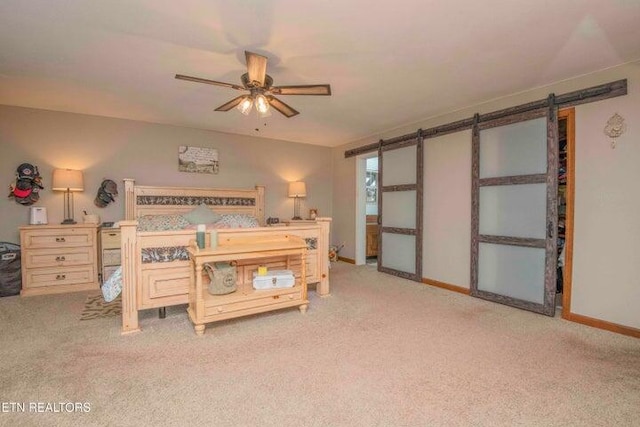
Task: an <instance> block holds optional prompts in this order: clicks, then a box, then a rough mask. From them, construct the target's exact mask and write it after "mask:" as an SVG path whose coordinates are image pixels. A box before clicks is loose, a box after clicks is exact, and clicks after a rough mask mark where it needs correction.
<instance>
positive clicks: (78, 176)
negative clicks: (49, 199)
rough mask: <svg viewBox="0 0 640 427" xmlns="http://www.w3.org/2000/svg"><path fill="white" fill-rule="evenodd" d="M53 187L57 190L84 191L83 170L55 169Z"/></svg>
mask: <svg viewBox="0 0 640 427" xmlns="http://www.w3.org/2000/svg"><path fill="white" fill-rule="evenodd" d="M51 189H52V190H56V191H67V190H69V191H83V190H84V181H83V179H82V171H78V170H73V169H55V170H54V171H53V180H52V183H51Z"/></svg>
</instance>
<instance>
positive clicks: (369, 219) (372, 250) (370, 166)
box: [364, 157, 380, 265]
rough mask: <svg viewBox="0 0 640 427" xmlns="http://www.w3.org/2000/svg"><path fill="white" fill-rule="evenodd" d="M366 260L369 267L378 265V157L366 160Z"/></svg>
mask: <svg viewBox="0 0 640 427" xmlns="http://www.w3.org/2000/svg"><path fill="white" fill-rule="evenodd" d="M364 191H365V214H366V217H365V227H366V230H365V246H364V247H365V259H366V263H367V265H377V264H378V232H379V228H380V226H379V224H378V157H370V158H368V159H366V165H365V177H364Z"/></svg>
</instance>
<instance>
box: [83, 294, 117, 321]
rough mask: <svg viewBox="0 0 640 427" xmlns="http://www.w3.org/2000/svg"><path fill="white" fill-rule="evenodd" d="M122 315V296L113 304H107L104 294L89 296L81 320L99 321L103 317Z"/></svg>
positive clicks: (112, 302)
mask: <svg viewBox="0 0 640 427" xmlns="http://www.w3.org/2000/svg"><path fill="white" fill-rule="evenodd" d="M121 313H122V300H121V298H120V296H118V297H117V298H116V299H114V300H113V301H111V302H106V301H105V300H104V298H103V297H102V294H98V295H89V296H88V297H87V300H86V301H85V302H84V309H83V310H82V314H81V315H80V320H91V319H99V318H101V317H112V316H118V315H120V314H121Z"/></svg>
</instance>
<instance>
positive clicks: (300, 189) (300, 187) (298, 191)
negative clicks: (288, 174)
mask: <svg viewBox="0 0 640 427" xmlns="http://www.w3.org/2000/svg"><path fill="white" fill-rule="evenodd" d="M306 196H307V186H306V185H305V184H304V182H302V181H295V182H290V183H289V197H306Z"/></svg>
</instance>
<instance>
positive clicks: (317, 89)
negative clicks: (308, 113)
mask: <svg viewBox="0 0 640 427" xmlns="http://www.w3.org/2000/svg"><path fill="white" fill-rule="evenodd" d="M244 54H245V57H246V59H247V72H246V73H244V74H243V75H242V76H241V77H240V80H241V81H242V86H241V85H237V84H232V83H224V82H217V81H215V80H209V79H203V78H200V77H191V76H185V75H183V74H176V79H180V80H188V81H190V82H196V83H206V84H210V85H215V86H222V87H228V88H231V89H236V90H245V91H249V94H248V95H240V96H238V97H236V98H234V99H232V100H231V101H229V102H227V103H225V104H222V105H221V106H219V107H218V108H216V111H229V110H231V109H232V108H234V107H236V108H238V110H240V112H242V114H245V115H248V114H249V113H250V112H251V107H252V106H253V105H255V107H256V110H257V111H258V115H260V116H261V117H265V116H268V115H270V114H271V113H270V111H269V109H270V108H269V107H273V108H274V109H275V110H277V111H278V112H280V113H282V114H283V115H285V116H286V117H293V116H295V115H297V114H299V112H298V111H296V110H295V109H294V108H292V107H290V106H289V105H287V104H285V103H284V102H282V101H281V100H279V99H278V98H276V97H275V96H274V95H331V86H330V85H328V84H320V85H297V86H273V79H272V78H271V76H270V75H268V74H267V57H266V56H262V55H258V54H257V53H253V52H247V51H245V52H244Z"/></svg>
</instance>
